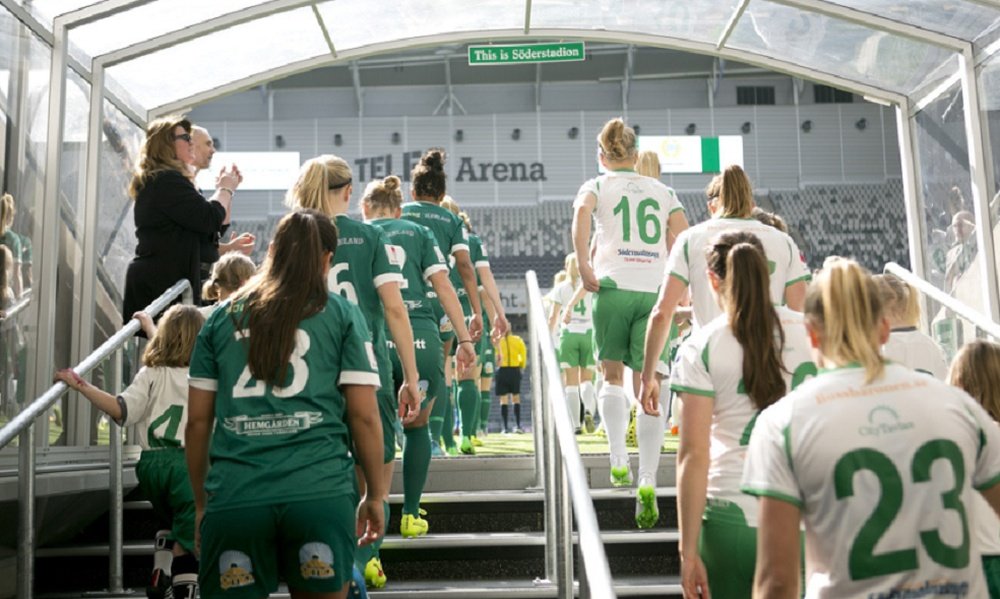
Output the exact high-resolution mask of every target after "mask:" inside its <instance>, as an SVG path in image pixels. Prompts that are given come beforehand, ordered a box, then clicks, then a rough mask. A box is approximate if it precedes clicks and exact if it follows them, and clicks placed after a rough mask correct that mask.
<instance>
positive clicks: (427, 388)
mask: <svg viewBox="0 0 1000 599" xmlns="http://www.w3.org/2000/svg"><path fill="white" fill-rule="evenodd" d="M410 324H411V325H412V326H413V351H414V353H415V354H416V358H417V372H418V373H419V374H420V381H419V383H418V384H419V385H420V388H421V389H422V390H423V398H422V399H421V401H420V408H421V409H424V408H426V407H427V405H428V404H430V402H431V400H433V399H434V398H435V397H437V396H438V393H440V392H441V388H442V387H444V362H443V359H442V350H441V345H442V344H441V338H440V336H439V335H438V330H437V327H436V326H435V324H434V322H433V321H426V320H417V319H414V320H411V321H410ZM389 344H390V351H389V357H390V358H391V359H392V380H393V383H394V385H395V388H397V389H398V388H399V387H401V386H402V385H403V364H402V362H400V361H399V354H397V353H396V351H395V349H394V348H395V346H394V345H392V342H391V341H390V342H389Z"/></svg>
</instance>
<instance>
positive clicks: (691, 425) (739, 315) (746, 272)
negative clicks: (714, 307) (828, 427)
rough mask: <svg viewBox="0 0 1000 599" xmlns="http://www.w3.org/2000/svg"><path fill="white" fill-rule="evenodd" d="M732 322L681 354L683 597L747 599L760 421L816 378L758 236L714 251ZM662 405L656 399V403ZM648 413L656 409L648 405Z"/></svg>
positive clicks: (714, 272)
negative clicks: (750, 484) (748, 486)
mask: <svg viewBox="0 0 1000 599" xmlns="http://www.w3.org/2000/svg"><path fill="white" fill-rule="evenodd" d="M707 254H708V256H707V263H708V269H709V279H710V282H711V285H712V291H713V293H714V295H715V296H716V298H717V300H718V302H719V305H720V306H721V307H722V309H723V311H724V314H723V315H722V316H719V317H718V318H716V319H715V320H713V321H712V322H710V323H708V324H707V325H705V326H704V327H702V328H701V329H700V330H699V331H698V332H697V333H695V334H693V335H692V336H691V337H690V338H689V339H688V340H687V341H685V342H684V343H683V345H681V348H680V350H679V351H678V359H677V365H676V366H675V368H674V373H673V377H672V379H671V387H672V388H673V390H674V391H676V392H677V393H678V395H679V403H680V405H681V408H682V409H681V417H680V421H681V424H680V446H679V448H678V450H677V498H678V501H677V504H678V511H679V516H678V518H679V522H680V534H681V540H680V554H681V584H682V586H683V587H684V596H686V597H698V596H699V592H700V593H701V596H707V595H708V594H709V591H711V595H712V596H713V597H721V598H727V597H733V598H737V597H749V596H750V594H751V587H752V585H753V570H754V556H755V554H756V544H757V528H756V525H757V509H756V508H757V505H756V502H755V501H754V500H753V499H752V498H750V497H748V496H746V495H743V494H742V493H741V492H740V477H741V476H742V474H743V461H744V459H745V457H746V445H747V441H748V440H749V437H750V431H751V430H752V429H753V425H754V420H755V419H756V418H757V414H759V413H760V411H761V410H763V409H765V408H766V407H768V406H769V405H771V404H772V403H774V402H775V401H777V400H778V399H780V398H781V397H782V396H784V394H785V392H786V391H787V390H788V389H791V388H794V387H795V386H797V385H798V384H799V383H801V382H802V381H803V380H804V379H805V378H806V377H807V376H809V375H812V374H815V373H816V366H815V364H813V362H812V356H811V354H810V352H809V343H808V339H807V337H806V328H805V321H804V318H803V316H802V314H800V313H798V312H793V311H791V310H789V309H788V308H785V307H782V306H777V307H775V306H774V305H772V303H771V298H770V292H769V291H768V285H769V275H768V267H767V260H766V259H765V258H764V247H763V245H762V244H761V243H760V240H759V239H757V237H755V236H754V235H753V234H751V233H747V232H731V233H723V234H722V235H719V236H718V237H716V238H715V239H713V240H712V242H711V243H710V245H709V249H708V251H707ZM652 397H657V395H655V394H654V395H652ZM643 407H644V408H645V409H646V412H647V413H650V412H654V413H655V412H656V410H657V409H658V408H659V406H657V405H647V406H643Z"/></svg>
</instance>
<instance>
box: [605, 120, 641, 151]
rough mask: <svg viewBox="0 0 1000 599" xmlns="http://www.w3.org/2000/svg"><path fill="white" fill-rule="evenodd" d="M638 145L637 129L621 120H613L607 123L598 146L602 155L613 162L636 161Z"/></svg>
mask: <svg viewBox="0 0 1000 599" xmlns="http://www.w3.org/2000/svg"><path fill="white" fill-rule="evenodd" d="M637 144H638V138H637V137H636V135H635V129H633V128H632V127H629V126H627V125H626V124H625V121H623V120H622V119H621V118H617V119H611V120H610V121H608V122H607V123H605V124H604V128H603V129H601V133H600V135H598V136H597V145H598V146H600V148H601V153H602V154H604V157H605V158H607V159H608V160H610V161H611V162H627V161H630V160H635V158H636V153H637V151H638V150H637V149H636V147H637Z"/></svg>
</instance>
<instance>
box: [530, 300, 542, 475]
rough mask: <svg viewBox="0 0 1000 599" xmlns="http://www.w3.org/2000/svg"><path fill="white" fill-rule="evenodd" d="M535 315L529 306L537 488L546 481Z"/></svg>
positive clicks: (540, 379) (538, 316) (540, 368)
mask: <svg viewBox="0 0 1000 599" xmlns="http://www.w3.org/2000/svg"><path fill="white" fill-rule="evenodd" d="M541 317H542V316H541V315H539V314H535V310H534V306H532V305H529V306H528V341H529V342H530V344H531V348H530V350H529V355H528V367H529V368H530V369H531V370H530V376H531V403H532V406H531V407H532V410H531V428H532V432H533V433H534V442H535V486H536V487H541V486H542V483H543V481H544V480H545V478H544V477H545V453H544V451H545V448H544V437H543V434H544V429H545V427H544V426H543V421H542V364H541V362H542V354H541V352H540V351H538V348H539V344H540V340H539V338H538V330H537V327H536V326H535V320H536V319H538V318H541Z"/></svg>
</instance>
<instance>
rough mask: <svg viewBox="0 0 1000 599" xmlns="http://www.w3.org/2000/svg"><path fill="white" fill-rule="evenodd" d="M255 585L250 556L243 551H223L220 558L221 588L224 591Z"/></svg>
mask: <svg viewBox="0 0 1000 599" xmlns="http://www.w3.org/2000/svg"><path fill="white" fill-rule="evenodd" d="M253 583H254V578H253V564H252V563H250V556H249V555H247V554H245V553H243V552H242V551H223V552H222V555H220V556H219V586H220V587H222V590H223V591H227V590H229V589H235V588H239V587H248V586H250V585H252V584H253Z"/></svg>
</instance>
